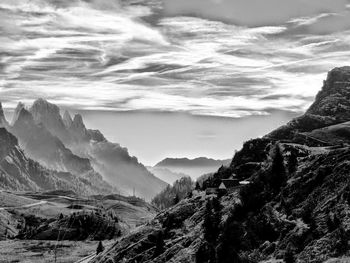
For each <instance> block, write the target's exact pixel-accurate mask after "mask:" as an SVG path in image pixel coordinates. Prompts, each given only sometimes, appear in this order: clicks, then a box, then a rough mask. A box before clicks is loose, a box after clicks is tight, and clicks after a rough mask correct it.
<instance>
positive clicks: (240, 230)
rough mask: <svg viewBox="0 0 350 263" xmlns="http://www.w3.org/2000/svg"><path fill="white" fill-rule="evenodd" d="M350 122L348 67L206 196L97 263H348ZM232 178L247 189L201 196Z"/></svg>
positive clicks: (192, 198) (243, 153)
mask: <svg viewBox="0 0 350 263" xmlns="http://www.w3.org/2000/svg"><path fill="white" fill-rule="evenodd" d="M349 122H350V67H343V68H335V69H333V70H332V71H330V72H329V73H328V77H327V79H326V80H325V81H324V85H323V87H322V90H321V91H320V92H319V93H318V95H317V96H316V99H315V102H314V103H313V104H312V105H311V106H310V108H309V109H308V110H307V111H306V113H305V114H303V115H302V116H300V117H298V118H296V119H293V120H292V121H290V122H289V123H287V124H286V125H284V126H282V127H280V128H278V129H276V130H274V131H272V132H271V133H269V134H267V135H265V136H264V137H262V138H258V139H252V140H249V141H247V142H245V143H244V144H243V147H242V149H241V150H240V151H238V152H236V154H235V155H234V157H233V159H232V161H231V163H230V165H229V166H227V167H220V169H219V170H218V171H217V172H215V173H214V174H213V175H211V176H209V177H208V178H206V179H204V182H203V185H202V186H201V189H197V190H198V191H194V192H192V193H191V194H189V195H188V197H187V198H185V199H183V200H182V201H180V202H179V203H177V204H176V205H174V206H172V207H170V208H168V209H166V210H164V211H161V212H160V213H159V214H158V215H157V216H156V217H155V219H154V220H152V221H151V222H149V223H148V224H147V225H144V226H143V227H140V228H138V229H137V230H136V231H134V232H133V233H130V234H129V235H127V236H125V237H123V238H121V239H120V240H118V241H117V242H116V243H115V244H114V245H113V246H112V247H111V248H110V249H108V250H106V251H105V252H103V253H102V254H100V255H99V256H97V257H96V258H95V259H94V260H93V261H92V262H102V263H103V262H112V261H113V262H121V261H123V262H152V263H157V262H159V263H160V262H162V263H164V262H221V263H225V262H238V263H240V262H298V263H310V262H312V263H319V262H327V263H330V262H349V261H350V254H349V252H348V251H349V249H350V246H349V240H350V234H349V233H350V221H349V211H350V180H349V169H350V146H349V144H348V142H349V140H350V136H349V135H350V127H349ZM232 174H235V176H236V178H237V179H238V180H241V181H244V184H242V185H241V186H237V187H234V188H232V189H230V191H228V192H227V193H226V194H224V193H221V195H215V194H210V193H212V191H209V192H208V194H207V195H206V194H205V193H204V192H203V191H205V190H212V189H216V188H218V187H219V185H220V184H221V182H222V180H224V179H228V178H230V177H231V176H232ZM197 192H198V193H197Z"/></svg>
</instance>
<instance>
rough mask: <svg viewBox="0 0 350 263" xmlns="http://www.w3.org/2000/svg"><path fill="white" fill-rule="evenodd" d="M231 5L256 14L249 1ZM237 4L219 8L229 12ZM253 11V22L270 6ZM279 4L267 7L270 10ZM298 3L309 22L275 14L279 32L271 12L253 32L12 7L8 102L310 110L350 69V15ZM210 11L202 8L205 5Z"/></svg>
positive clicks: (99, 12)
mask: <svg viewBox="0 0 350 263" xmlns="http://www.w3.org/2000/svg"><path fill="white" fill-rule="evenodd" d="M173 2H176V3H178V4H181V3H182V2H181V0H179V1H173ZM195 2H196V1H194V0H193V1H192V0H189V1H188V2H186V3H188V4H191V3H195ZM231 2H232V3H235V4H239V5H242V8H243V9H242V10H243V11H244V10H245V8H247V6H246V5H247V4H246V2H242V1H231ZM231 2H230V3H229V2H227V1H226V0H221V1H218V2H216V5H218V6H221V5H222V6H221V7H220V8H224V7H226V8H227V9H228V10H229V8H231V7H232V6H231ZM282 2H283V1H282ZM247 3H249V5H250V7H251V9H254V10H252V12H257V11H256V10H255V9H260V7H261V6H260V2H259V3H256V2H254V1H247ZM273 3H275V2H274V1H272V0H268V1H267V2H266V6H265V7H264V8H265V9H266V8H269V7H271V6H270V5H272V4H273ZM283 3H287V2H283ZM288 3H289V2H288ZM297 3H299V4H301V3H303V4H305V12H304V11H303V12H302V14H300V15H299V16H295V15H294V13H293V12H294V11H295V10H294V9H295V8H296V6H294V4H292V5H291V6H289V5H290V4H287V7H289V8H290V9H291V10H290V11H288V10H285V9H286V8H285V7H283V8H282V9H281V13H283V16H282V14H278V15H277V16H276V17H275V16H274V15H273V16H272V17H273V18H274V21H275V22H274V23H273V25H265V24H268V23H267V22H266V21H267V20H266V18H265V17H264V16H265V14H262V15H261V17H260V15H258V16H257V19H256V20H255V21H248V22H249V23H247V24H245V23H243V22H244V20H242V21H241V24H232V23H225V22H224V21H218V20H210V19H208V17H207V18H200V17H193V16H173V17H158V20H157V23H154V24H152V25H150V24H147V23H145V22H143V20H142V19H143V17H144V15H149V12H152V9H150V7H145V6H138V5H133V6H127V7H125V6H121V5H119V3H118V2H110V1H104V2H100V1H53V0H51V1H39V0H34V1H30V2H28V1H24V0H15V1H13V2H12V1H4V2H1V3H0V19H1V25H2V28H1V30H2V31H1V32H3V36H2V37H1V38H2V40H3V41H2V45H1V46H0V78H1V81H0V98H1V100H4V101H7V103H6V104H5V106H6V107H13V106H14V105H15V104H16V103H17V102H18V101H20V100H21V101H24V102H31V101H32V100H34V99H36V98H37V97H44V98H47V99H50V100H51V101H53V102H55V103H57V104H59V105H62V106H65V107H69V108H73V109H77V110H82V109H88V110H95V111H98V110H107V111H132V110H137V111H150V110H151V111H171V112H187V113H190V114H194V115H210V116H224V117H234V118H237V117H246V116H251V115H267V114H270V112H271V111H273V110H280V109H282V110H285V111H292V112H302V111H303V110H304V109H305V108H307V107H308V105H309V104H310V103H311V101H312V100H313V97H314V96H315V94H316V93H317V92H318V90H319V89H320V87H321V85H322V80H323V79H324V78H325V76H326V72H327V71H328V70H329V69H331V68H332V67H335V66H342V65H344V64H346V63H347V61H348V60H349V58H350V50H349V47H348V43H349V41H350V37H349V36H350V34H349V33H350V31H349V30H348V29H347V27H346V26H345V24H346V21H347V12H348V11H347V10H342V11H341V12H340V11H339V10H338V9H339V8H340V7H341V6H342V4H343V1H338V0H335V2H334V4H333V5H332V8H330V9H329V10H328V9H327V8H326V4H327V3H328V1H324V2H322V3H318V2H317V3H316V2H315V1H310V2H309V3H308V4H307V3H305V1H304V2H303V1H302V0H298V1H297ZM209 4H211V2H210V1H209V0H203V6H207V7H209V6H208V5H209ZM184 5H185V4H184ZM186 5H187V4H186ZM276 5H277V6H278V5H279V4H276ZM197 7H198V6H197ZM303 7H304V5H303ZM343 7H344V6H343ZM201 8H202V7H201ZM218 8H219V7H218ZM303 9H304V8H303ZM157 10H158V9H157ZM262 10H263V9H262ZM293 10H294V11H293ZM157 12H158V11H157ZM247 12H248V11H247ZM269 12H270V13H271V12H272V10H270V11H268V13H269ZM261 13H263V12H261ZM334 13H336V14H334ZM224 14H225V13H224ZM243 14H244V12H243ZM157 15H158V13H157ZM245 15H246V16H248V13H246V14H245ZM249 16H250V17H254V16H252V15H249ZM237 18H239V16H238V17H237ZM282 18H283V19H282ZM247 19H250V18H247ZM282 20H283V21H284V22H283V23H277V21H282ZM329 20H331V23H330V24H331V25H332V26H328V27H327V25H326V24H327V23H328V22H329ZM2 22H4V23H2ZM255 24H259V25H255ZM260 24H261V25H260ZM247 25H249V26H247ZM254 25H255V26H254ZM343 25H344V26H343ZM333 27H335V29H336V30H333V31H331V33H328V34H325V33H324V31H322V28H323V29H325V28H326V29H327V30H330V29H333ZM301 94H302V95H301Z"/></svg>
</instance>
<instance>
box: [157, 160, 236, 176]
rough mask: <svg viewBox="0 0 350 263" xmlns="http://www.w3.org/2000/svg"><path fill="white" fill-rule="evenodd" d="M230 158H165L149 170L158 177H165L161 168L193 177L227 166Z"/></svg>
mask: <svg viewBox="0 0 350 263" xmlns="http://www.w3.org/2000/svg"><path fill="white" fill-rule="evenodd" d="M230 162H231V159H227V160H214V159H211V158H206V157H198V158H195V159H188V158H166V159H164V160H162V161H160V162H158V163H157V164H156V165H155V166H153V168H152V170H151V171H154V173H155V174H156V175H158V174H159V176H160V178H163V177H166V176H164V175H161V172H162V169H167V170H170V171H172V172H174V173H180V174H184V175H187V176H190V177H192V178H194V179H196V178H198V177H200V176H202V175H204V174H207V173H211V172H213V171H216V170H217V169H218V168H220V166H227V165H229V164H230Z"/></svg>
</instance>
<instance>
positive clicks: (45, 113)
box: [30, 98, 63, 124]
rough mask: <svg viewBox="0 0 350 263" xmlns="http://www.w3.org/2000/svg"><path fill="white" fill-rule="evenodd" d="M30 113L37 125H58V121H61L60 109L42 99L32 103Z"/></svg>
mask: <svg viewBox="0 0 350 263" xmlns="http://www.w3.org/2000/svg"><path fill="white" fill-rule="evenodd" d="M30 111H31V113H32V114H33V117H34V120H35V122H37V123H39V122H42V123H46V122H51V123H53V121H58V122H59V123H60V120H62V117H61V115H60V109H59V108H58V107H57V106H56V105H55V104H52V103H49V102H48V101H46V100H44V99H42V98H40V99H37V100H36V101H34V103H33V105H32V107H31V108H30ZM62 124H63V123H62Z"/></svg>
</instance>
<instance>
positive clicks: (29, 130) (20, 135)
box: [0, 99, 167, 200]
mask: <svg viewBox="0 0 350 263" xmlns="http://www.w3.org/2000/svg"><path fill="white" fill-rule="evenodd" d="M0 125H1V126H2V127H4V128H5V129H6V130H7V131H8V132H10V133H12V134H13V135H14V136H15V137H16V138H17V139H18V146H19V147H20V148H21V149H22V150H21V152H22V153H24V154H25V155H26V156H28V157H29V158H31V159H32V160H35V161H37V162H38V163H40V165H41V166H42V167H45V168H47V169H49V170H51V171H59V172H63V173H67V174H70V175H71V176H73V177H76V178H79V179H84V180H87V181H88V182H89V183H91V184H93V185H94V187H97V188H98V189H99V190H97V189H96V191H95V193H102V192H103V193H106V192H105V191H106V189H108V192H109V193H112V192H116V191H117V192H119V193H121V194H125V195H128V194H129V195H130V194H132V193H134V192H136V194H137V195H138V196H140V197H143V198H145V199H147V200H150V199H151V198H152V197H153V196H154V195H155V194H157V193H158V192H160V191H161V190H162V189H163V188H164V187H165V186H166V185H167V184H166V183H165V182H163V181H162V180H160V179H159V178H157V177H155V176H154V175H153V174H151V173H150V172H149V171H148V170H147V169H146V168H145V167H144V166H143V165H142V164H141V163H140V162H138V160H137V158H136V157H132V156H130V155H129V153H128V151H127V149H126V148H123V147H121V146H120V145H119V144H116V143H112V142H109V141H108V140H107V139H106V138H105V137H104V136H103V134H102V133H101V132H100V131H98V130H91V129H87V128H86V127H85V124H84V122H83V118H82V116H81V115H79V114H76V115H75V116H74V117H73V118H72V117H71V116H70V114H69V112H68V111H65V113H64V115H63V117H62V115H61V110H60V108H59V107H58V106H56V105H54V104H52V103H49V102H48V101H46V100H44V99H38V100H36V101H35V102H34V103H33V105H32V106H31V107H30V108H26V107H25V105H24V104H22V103H18V105H17V108H16V109H15V113H14V116H13V120H12V122H11V124H9V122H8V121H7V120H6V118H5V115H4V113H3V110H2V107H1V108H0ZM18 146H17V147H18ZM13 190H17V189H13Z"/></svg>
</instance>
